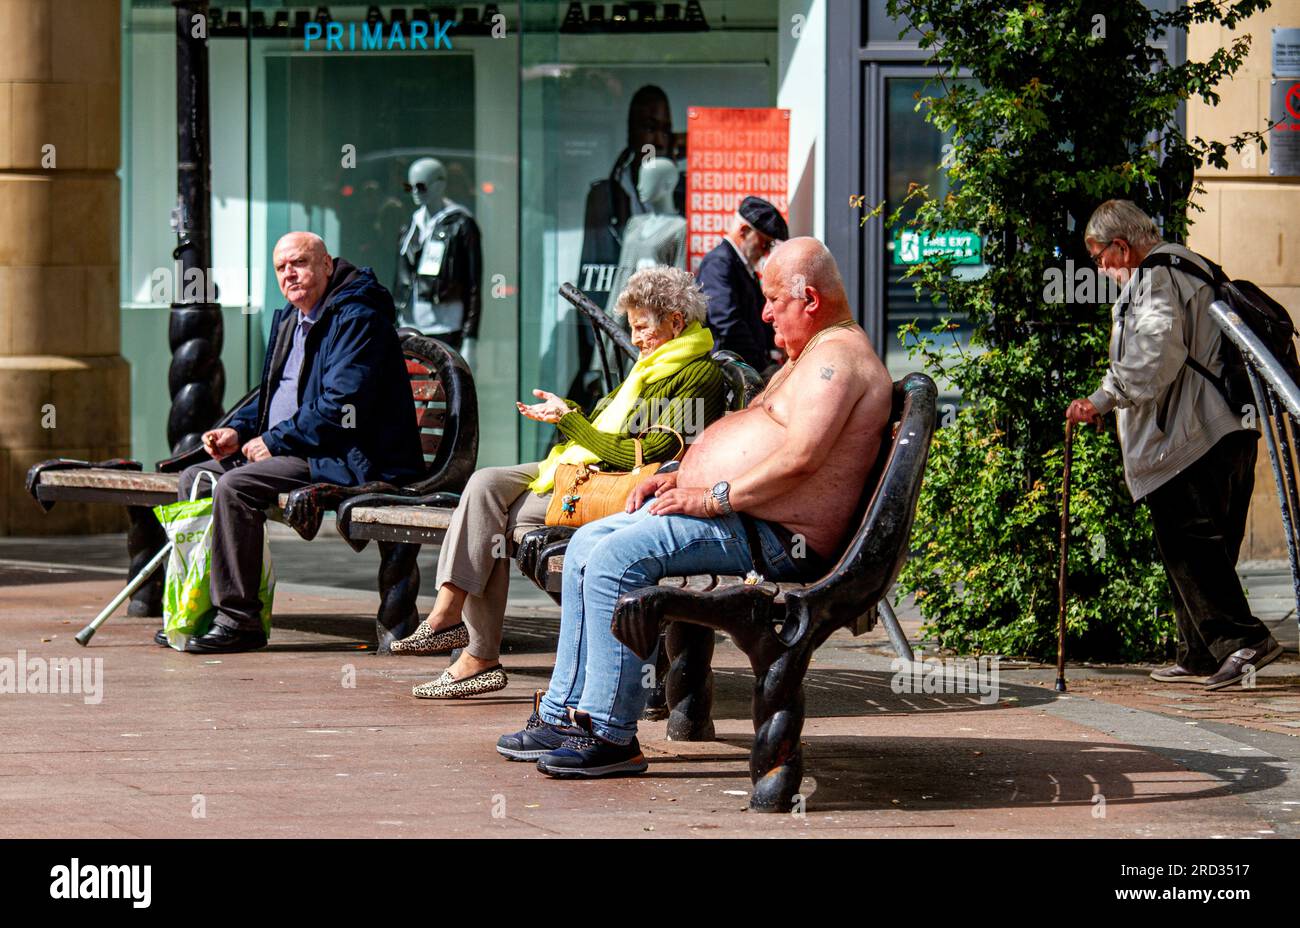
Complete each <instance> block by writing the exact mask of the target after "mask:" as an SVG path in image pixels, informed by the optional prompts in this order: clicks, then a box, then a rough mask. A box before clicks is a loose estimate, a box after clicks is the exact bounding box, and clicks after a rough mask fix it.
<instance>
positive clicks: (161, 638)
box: [153, 628, 171, 648]
mask: <svg viewBox="0 0 1300 928" xmlns="http://www.w3.org/2000/svg"><path fill="white" fill-rule="evenodd" d="M153 643H154V644H156V645H161V646H162V647H164V648H170V647H171V645H170V644H168V643H167V632H165V631H164V630H163V629H161V628H160V629H158V631H156V632H154V633H153Z"/></svg>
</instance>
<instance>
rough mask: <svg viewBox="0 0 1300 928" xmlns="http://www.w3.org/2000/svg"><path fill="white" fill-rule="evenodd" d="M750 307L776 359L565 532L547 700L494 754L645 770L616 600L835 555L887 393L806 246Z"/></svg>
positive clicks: (812, 574)
mask: <svg viewBox="0 0 1300 928" xmlns="http://www.w3.org/2000/svg"><path fill="white" fill-rule="evenodd" d="M763 296H764V297H765V298H766V300H767V303H766V305H765V306H764V307H763V321H764V322H767V323H768V324H770V325H772V326H773V327H774V328H775V330H776V343H777V345H779V346H781V347H782V348H784V349H785V350H786V353H787V354H788V355H789V356H790V360H789V362H788V363H787V364H786V366H785V367H784V368H783V369H782V370H781V371H780V372H779V373H778V374H777V375H776V376H775V377H774V378H773V379H772V383H771V384H770V385H769V386H768V387H767V389H766V390H764V391H763V393H762V395H760V396H759V397H758V398H757V399H756V400H755V401H754V403H753V404H751V405H750V407H749V408H748V409H745V410H743V411H741V412H737V413H733V414H731V415H728V416H725V417H724V418H722V419H721V420H719V421H718V422H715V423H714V424H713V425H711V426H709V428H708V429H706V430H705V431H704V433H703V434H702V435H701V436H700V437H699V438H698V439H697V440H696V441H695V442H694V444H692V445H691V446H690V449H689V450H688V451H687V453H686V456H685V457H684V458H683V460H682V464H681V467H680V468H679V469H678V470H677V471H676V472H674V473H669V474H657V475H655V476H654V477H652V478H651V479H649V480H647V481H645V482H644V483H642V484H641V485H640V486H639V487H638V488H637V489H636V491H635V492H634V493H633V494H632V496H631V497H630V498H629V500H628V507H627V512H626V513H625V514H620V515H615V516H610V517H609V518H606V519H601V520H600V521H599V522H593V523H591V524H589V525H584V526H583V527H582V528H580V529H579V530H578V531H577V532H575V533H574V535H573V538H572V539H571V540H570V542H569V546H568V549H567V550H566V551H565V556H564V594H563V618H562V622H561V627H560V642H559V647H558V649H557V653H556V659H555V670H554V672H553V673H552V675H551V684H550V688H549V689H548V690H547V692H546V694H545V696H543V697H542V698H541V699H540V700H539V701H538V704H537V705H536V706H535V707H534V711H533V715H532V717H531V718H530V719H529V720H528V725H527V727H526V728H525V729H524V730H523V731H520V732H517V733H515V734H513V735H506V736H504V737H502V738H501V739H500V740H499V741H498V742H497V751H498V752H499V753H500V754H502V755H503V756H505V757H507V758H509V759H511V760H533V759H536V760H537V767H538V769H539V770H541V771H542V772H543V773H547V774H549V775H551V776H555V777H579V776H585V777H600V776H608V775H611V774H627V773H639V772H641V771H643V770H645V769H646V762H645V758H644V757H643V756H642V754H641V749H640V746H639V745H638V744H637V740H636V727H637V719H639V718H640V717H641V712H642V710H643V709H644V708H645V702H646V698H647V696H648V695H649V689H648V688H647V687H646V686H644V685H643V673H644V671H643V667H644V665H645V664H649V665H650V666H653V665H654V656H653V655H652V656H651V657H650V659H649V660H648V661H645V662H643V661H642V660H641V659H640V658H638V657H637V656H636V655H635V654H634V653H633V652H632V651H631V649H629V648H628V647H627V646H625V645H624V644H623V643H622V642H620V641H619V640H618V639H616V638H615V637H614V635H613V633H612V632H611V631H610V619H611V616H612V615H613V613H614V604H615V603H616V602H617V601H618V598H619V596H621V595H622V594H624V593H626V592H628V591H630V590H635V589H639V588H641V587H646V586H653V585H655V584H656V583H658V582H659V579H660V578H661V577H665V576H677V575H690V574H706V573H712V574H742V575H743V574H746V573H748V572H749V571H750V570H757V571H759V572H760V573H762V574H763V575H764V576H766V577H767V578H768V579H769V580H812V579H816V578H817V577H820V576H822V575H824V574H825V573H826V571H827V570H828V569H829V567H830V565H831V563H833V561H834V559H836V558H837V557H838V555H839V551H840V548H841V547H842V545H843V543H844V540H845V536H846V535H847V534H848V532H849V519H850V518H851V517H852V513H853V510H854V508H855V504H856V503H857V501H858V499H859V497H860V496H861V494H862V490H863V485H864V484H865V483H866V479H867V475H868V473H869V471H870V469H871V466H872V464H873V463H874V462H875V460H876V455H877V453H878V451H879V449H880V443H881V441H882V439H883V438H884V432H885V426H886V424H887V423H888V421H889V411H890V401H891V394H892V389H893V383H892V381H891V380H890V378H889V373H888V372H887V371H886V370H885V366H884V365H883V364H882V363H881V362H880V358H879V357H877V355H876V352H875V350H874V349H873V348H872V345H871V341H870V340H869V339H868V338H867V335H866V333H865V332H863V331H862V329H860V328H859V327H858V326H857V325H855V324H854V322H853V316H852V313H851V312H850V309H849V303H848V296H847V295H846V294H845V291H844V283H843V281H842V280H841V279H840V274H839V270H838V268H837V267H836V266H835V259H834V258H833V257H832V256H831V254H830V252H829V251H828V250H827V249H826V246H825V245H823V244H822V243H821V242H819V241H817V240H816V239H812V238H796V239H791V240H790V241H788V242H786V243H784V244H782V245H780V246H779V247H777V248H776V249H775V250H774V251H773V252H772V255H771V258H769V260H768V263H767V268H766V270H765V272H764V275H763ZM751 539H753V543H752V547H753V548H758V549H761V550H759V551H758V553H757V555H755V554H751V550H752V547H751ZM756 557H757V559H758V561H760V562H759V563H755V560H756Z"/></svg>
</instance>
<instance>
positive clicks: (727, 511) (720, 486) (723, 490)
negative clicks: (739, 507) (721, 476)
mask: <svg viewBox="0 0 1300 928" xmlns="http://www.w3.org/2000/svg"><path fill="white" fill-rule="evenodd" d="M730 492H731V484H729V483H728V482H727V481H725V480H719V481H718V482H717V483H715V484H714V485H713V489H712V490H710V491H709V493H710V494H711V495H712V496H713V499H714V500H715V501H716V502H717V504H718V508H719V509H720V510H722V514H723V515H724V516H729V515H731V514H732V513H733V512H735V511H736V510H734V509H732V508H731V500H730V499H728V498H727V494H729V493H730Z"/></svg>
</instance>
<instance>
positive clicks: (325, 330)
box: [162, 232, 424, 653]
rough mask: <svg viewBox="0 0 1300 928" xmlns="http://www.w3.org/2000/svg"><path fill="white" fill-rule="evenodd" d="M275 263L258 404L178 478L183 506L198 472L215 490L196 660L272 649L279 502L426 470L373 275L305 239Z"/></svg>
mask: <svg viewBox="0 0 1300 928" xmlns="http://www.w3.org/2000/svg"><path fill="white" fill-rule="evenodd" d="M273 260H274V262H275V278H276V280H277V281H278V282H279V284H280V292H281V293H283V294H284V296H285V299H287V300H288V301H289V305H287V306H285V307H284V308H283V309H280V310H279V311H277V312H276V314H275V318H274V319H273V320H272V322H271V335H270V341H269V343H268V344H267V348H266V363H265V366H264V368H263V371H262V383H261V387H260V388H259V390H258V393H257V398H256V399H255V400H254V401H253V402H251V403H250V404H248V405H247V406H246V407H244V408H243V409H241V410H240V411H239V412H238V413H237V414H236V415H235V417H234V418H233V419H231V421H230V423H229V425H228V426H226V427H225V428H217V429H212V430H211V431H208V432H205V433H204V435H203V447H204V449H205V450H206V451H207V452H208V454H210V455H211V456H212V458H213V460H212V461H211V462H208V463H205V464H196V465H194V466H193V467H191V468H189V469H188V470H186V471H185V473H184V474H182V475H181V482H180V497H181V499H188V498H189V493H190V489H191V487H192V486H193V485H194V482H195V480H197V479H199V474H200V473H201V472H203V471H208V472H211V473H214V474H217V475H218V478H219V479H218V481H217V485H216V489H215V491H214V492H213V545H212V575H211V576H212V604H213V605H214V606H215V607H216V609H217V615H216V617H215V618H214V619H213V624H212V629H211V630H210V631H209V632H208V633H207V634H206V635H203V636H202V637H198V638H192V639H190V642H189V644H188V645H187V646H186V650H188V651H194V652H197V653H225V652H231V651H250V650H253V649H255V648H260V647H263V646H264V645H265V644H266V635H265V633H264V632H263V631H262V622H261V602H260V600H259V598H258V588H259V586H260V583H261V575H262V532H263V526H264V525H265V523H266V512H265V510H266V509H267V508H268V507H269V506H272V505H274V504H275V501H276V498H277V497H278V496H279V494H281V493H285V492H287V491H289V490H293V489H296V488H298V487H302V486H306V485H308V484H312V483H335V484H341V485H343V486H355V485H357V484H361V483H366V482H368V481H372V480H384V481H388V482H390V483H399V482H402V481H405V480H408V479H410V478H413V477H415V476H417V475H418V474H419V473H420V471H421V469H422V468H423V464H424V461H423V458H422V456H421V449H420V433H419V429H418V428H417V426H416V421H415V405H414V401H413V400H412V398H411V386H410V382H409V379H408V377H407V373H406V364H405V362H404V359H403V356H402V349H401V345H400V343H399V341H398V337H397V331H396V329H394V327H393V323H394V319H395V318H396V313H395V311H394V309H393V297H392V295H391V294H390V293H389V292H388V291H387V290H386V289H384V287H383V286H381V285H380V284H379V282H378V281H376V280H375V275H374V274H373V273H372V272H371V270H370V268H368V267H367V268H356V267H353V266H352V265H351V264H349V263H348V262H347V261H344V260H343V259H341V258H331V257H330V255H329V253H328V252H327V251H326V250H325V242H324V241H322V240H321V238H320V237H319V236H317V235H313V234H312V233H310V232H290V233H289V234H288V235H286V236H284V237H283V238H282V239H280V241H279V242H278V243H276V246H275V251H274V253H273ZM203 484H204V488H206V487H207V486H208V484H209V481H207V480H206V479H204V480H203ZM162 643H164V644H165V643H166V639H163V641H162Z"/></svg>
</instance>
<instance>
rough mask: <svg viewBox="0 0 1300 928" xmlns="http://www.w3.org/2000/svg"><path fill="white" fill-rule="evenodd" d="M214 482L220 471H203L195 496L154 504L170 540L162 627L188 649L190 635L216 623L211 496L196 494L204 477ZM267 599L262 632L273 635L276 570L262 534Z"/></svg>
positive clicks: (261, 596)
mask: <svg viewBox="0 0 1300 928" xmlns="http://www.w3.org/2000/svg"><path fill="white" fill-rule="evenodd" d="M205 476H206V477H210V478H211V479H212V482H213V484H214V486H215V484H216V482H217V476H216V474H212V473H207V472H204V473H202V474H200V475H199V479H198V480H195V481H194V486H193V488H192V489H191V490H190V498H189V499H188V500H185V501H182V502H178V503H167V504H166V505H162V506H155V507H154V508H153V511H154V515H156V516H157V517H158V524H160V525H161V526H162V528H163V531H164V532H166V533H167V537H168V539H169V540H170V541H171V553H170V554H169V555H168V557H167V568H166V570H167V579H166V584H165V585H164V587H163V631H164V632H165V633H166V635H167V643H168V644H169V645H171V646H172V647H173V648H175V649H176V650H178V651H183V650H185V644H186V642H188V641H189V640H190V639H191V638H195V637H198V636H200V635H203V634H205V633H206V632H207V631H208V629H209V628H211V627H212V619H213V616H215V614H216V611H217V610H216V608H215V607H214V606H213V605H212V592H211V580H212V498H211V497H206V498H204V499H197V498H196V497H197V496H198V492H199V486H200V485H201V483H202V478H203V477H205ZM258 598H259V599H260V600H261V602H262V615H261V619H262V631H263V632H265V633H266V635H267V637H268V638H269V637H270V635H271V604H272V601H273V599H274V598H275V571H274V569H273V568H272V566H271V548H270V546H269V545H268V544H267V540H266V532H265V531H263V533H262V579H261V584H260V585H259V588H258Z"/></svg>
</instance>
